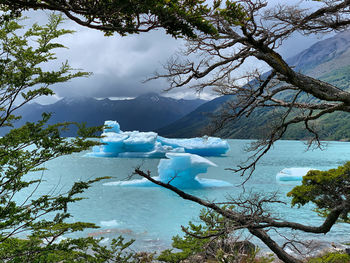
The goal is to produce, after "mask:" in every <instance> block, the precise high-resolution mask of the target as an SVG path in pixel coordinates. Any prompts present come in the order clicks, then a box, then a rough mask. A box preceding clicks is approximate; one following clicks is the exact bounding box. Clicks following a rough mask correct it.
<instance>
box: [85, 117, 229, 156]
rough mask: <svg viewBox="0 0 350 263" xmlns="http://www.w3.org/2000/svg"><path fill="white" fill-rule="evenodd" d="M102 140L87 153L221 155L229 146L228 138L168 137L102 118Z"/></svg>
mask: <svg viewBox="0 0 350 263" xmlns="http://www.w3.org/2000/svg"><path fill="white" fill-rule="evenodd" d="M101 143H102V145H100V146H95V147H94V148H93V152H91V153H89V154H88V156H95V157H127V158H163V157H165V154H166V153H169V152H171V153H193V154H198V155H201V156H220V155H223V154H225V153H226V152H227V151H228V150H229V145H228V143H227V141H224V140H221V139H220V138H216V137H207V136H204V137H202V138H191V139H168V138H164V137H161V136H159V135H158V134H157V133H155V132H139V131H126V132H123V131H121V130H120V126H119V124H118V122H116V121H105V129H104V131H103V134H102V139H101Z"/></svg>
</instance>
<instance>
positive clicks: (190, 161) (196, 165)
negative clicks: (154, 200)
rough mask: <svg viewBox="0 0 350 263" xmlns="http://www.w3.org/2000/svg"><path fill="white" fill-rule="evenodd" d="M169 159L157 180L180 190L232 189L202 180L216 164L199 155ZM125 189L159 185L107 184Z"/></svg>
mask: <svg viewBox="0 0 350 263" xmlns="http://www.w3.org/2000/svg"><path fill="white" fill-rule="evenodd" d="M166 157H167V158H168V159H161V160H160V161H159V164H158V175H159V176H156V177H153V178H154V179H155V180H158V181H161V182H162V183H165V184H170V185H172V186H175V187H177V188H180V189H201V188H208V187H230V186H232V184H230V183H228V182H225V181H221V180H214V179H200V178H198V177H197V175H199V174H204V173H206V172H207V169H208V168H209V167H216V164H215V163H213V162H211V161H209V160H208V159H206V158H204V157H201V156H199V155H195V154H190V153H167V154H166ZM106 185H117V186H123V187H155V186H157V185H155V184H153V183H152V182H150V181H148V180H147V179H137V180H131V181H117V182H110V183H106Z"/></svg>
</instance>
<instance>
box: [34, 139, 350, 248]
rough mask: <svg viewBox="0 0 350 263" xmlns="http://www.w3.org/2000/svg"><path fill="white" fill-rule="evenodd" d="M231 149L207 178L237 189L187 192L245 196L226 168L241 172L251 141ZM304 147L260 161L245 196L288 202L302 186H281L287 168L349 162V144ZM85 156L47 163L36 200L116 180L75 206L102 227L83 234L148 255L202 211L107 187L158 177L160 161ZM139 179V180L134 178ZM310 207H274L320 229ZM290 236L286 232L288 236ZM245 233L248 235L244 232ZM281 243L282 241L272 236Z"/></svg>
mask: <svg viewBox="0 0 350 263" xmlns="http://www.w3.org/2000/svg"><path fill="white" fill-rule="evenodd" d="M229 143H230V147H231V150H230V151H229V152H228V154H227V156H224V157H212V158H208V159H210V160H211V161H213V162H214V163H216V164H217V165H218V167H211V168H209V170H208V173H207V174H205V175H202V176H201V177H203V178H213V179H219V180H224V181H227V182H230V183H232V184H233V185H235V186H234V187H230V188H210V189H202V190H188V192H189V193H191V194H194V195H197V196H200V197H202V198H207V199H209V200H215V201H225V200H226V198H227V197H228V196H229V195H230V196H236V195H239V194H240V193H242V191H243V189H242V187H239V186H238V185H239V184H240V183H241V182H242V181H243V180H244V179H245V178H242V177H240V176H238V175H235V174H233V173H232V172H230V171H227V170H225V168H232V167H236V165H237V164H239V163H240V162H241V161H244V160H246V158H247V156H248V154H247V153H246V152H245V151H244V149H245V147H246V146H247V144H248V143H249V141H246V140H229ZM305 149H306V147H305V144H304V143H303V142H300V141H280V142H277V143H276V145H275V147H274V148H273V149H272V150H271V151H270V152H269V153H268V154H267V155H266V156H265V157H264V158H263V159H262V160H261V161H260V162H259V165H258V166H257V168H256V171H255V173H254V174H253V176H252V178H251V179H250V180H249V181H248V182H247V183H246V184H245V190H246V192H249V191H255V192H264V193H268V192H274V191H278V192H279V196H280V198H281V200H283V201H287V202H288V201H289V200H288V198H287V197H286V196H285V195H286V193H287V192H289V191H290V190H291V189H292V188H293V187H294V186H295V185H296V184H297V183H295V182H294V183H290V184H286V183H284V184H281V183H278V182H276V179H275V176H276V174H277V173H278V172H279V171H280V170H282V169H283V168H289V167H312V168H316V169H321V170H327V169H330V168H335V167H337V166H339V165H342V164H344V163H345V162H346V161H348V160H350V143H346V142H328V143H327V148H326V150H324V151H321V150H314V151H307V152H305ZM84 154H85V153H79V154H73V155H70V156H63V157H60V158H57V159H55V160H53V161H50V162H48V163H46V164H45V167H46V168H47V169H48V170H47V171H45V173H44V179H45V182H43V183H42V184H41V185H40V187H39V189H38V191H37V192H36V195H41V194H48V193H49V194H52V193H63V192H64V191H65V190H67V189H68V188H69V186H71V185H72V182H74V181H77V180H89V179H92V178H96V177H101V176H111V177H113V179H110V180H105V181H102V182H98V183H96V184H94V185H93V187H91V188H90V189H88V190H87V191H86V192H85V193H84V195H83V196H84V197H87V199H86V200H82V201H80V202H78V203H76V204H73V205H72V206H71V207H70V209H69V211H70V212H71V213H72V214H73V215H74V217H73V218H72V220H73V221H84V222H93V223H95V224H97V225H99V226H101V228H100V229H98V230H95V229H94V230H86V231H85V232H83V233H82V235H92V236H96V237H101V236H104V237H107V238H113V237H116V236H118V235H123V236H125V237H126V238H133V239H136V242H135V246H136V247H138V248H142V249H145V250H160V249H164V248H167V247H169V246H170V244H171V237H172V236H174V235H175V234H181V230H180V229H181V227H180V226H181V225H184V226H186V225H187V223H188V221H190V220H192V221H196V220H197V219H196V218H197V215H198V213H199V211H200V209H201V208H200V207H199V206H198V205H196V204H194V203H191V202H189V201H185V200H183V199H181V198H180V197H178V196H176V195H175V194H174V193H172V192H170V191H169V190H166V189H162V188H159V187H149V188H136V187H135V188H132V187H128V188H123V187H120V186H107V185H104V183H106V182H111V181H120V180H125V179H126V178H127V177H128V176H130V175H131V174H132V172H133V170H134V168H135V167H138V166H140V167H141V168H142V169H143V170H145V171H147V170H149V171H150V172H151V173H152V175H157V165H158V162H159V159H119V158H92V157H84ZM134 179H137V177H135V178H134ZM310 209H311V207H303V208H301V209H297V208H290V205H287V206H278V207H273V208H272V210H273V212H274V213H276V214H277V215H280V216H281V217H282V218H284V219H287V220H289V221H297V222H300V223H305V224H310V225H319V224H320V223H321V222H322V219H320V218H319V217H318V216H317V215H315V213H313V212H311V211H310ZM284 233H286V232H284ZM241 234H244V233H241ZM349 234H350V227H349V225H346V224H338V225H337V226H336V227H334V229H332V231H331V232H330V233H329V234H327V235H325V236H324V235H321V236H317V235H314V236H311V235H309V234H308V235H306V236H302V238H303V239H305V238H306V239H323V240H328V241H335V242H344V241H347V242H349V241H350V238H349ZM273 235H274V236H275V238H276V239H277V240H278V239H280V237H279V236H278V235H276V234H273Z"/></svg>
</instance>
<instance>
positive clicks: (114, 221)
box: [100, 219, 119, 227]
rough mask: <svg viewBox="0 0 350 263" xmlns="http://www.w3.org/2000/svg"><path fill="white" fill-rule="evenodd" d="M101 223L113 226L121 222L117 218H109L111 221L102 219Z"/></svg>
mask: <svg viewBox="0 0 350 263" xmlns="http://www.w3.org/2000/svg"><path fill="white" fill-rule="evenodd" d="M100 224H101V226H105V227H112V226H118V225H119V223H118V222H117V220H115V219H113V220H109V221H101V222H100Z"/></svg>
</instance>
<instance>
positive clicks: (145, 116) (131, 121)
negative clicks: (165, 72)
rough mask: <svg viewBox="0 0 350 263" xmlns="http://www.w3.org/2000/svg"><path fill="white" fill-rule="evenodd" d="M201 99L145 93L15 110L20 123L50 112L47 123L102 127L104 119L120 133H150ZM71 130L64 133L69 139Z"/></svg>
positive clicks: (194, 107) (65, 100) (63, 100)
mask: <svg viewBox="0 0 350 263" xmlns="http://www.w3.org/2000/svg"><path fill="white" fill-rule="evenodd" d="M204 102H205V101H204V100H201V99H195V100H184V99H179V100H178V99H173V98H168V97H163V96H160V95H158V94H156V93H147V94H144V95H141V96H138V97H136V98H135V99H129V100H110V99H103V100H97V99H94V98H85V97H78V98H63V99H61V100H59V101H58V102H56V103H54V104H49V105H41V104H37V103H31V104H26V105H25V106H23V107H22V108H20V109H19V110H18V111H17V114H19V115H22V120H21V121H19V122H18V123H16V126H19V125H21V124H23V123H25V122H27V121H36V120H38V119H40V117H41V114H42V113H43V112H48V113H52V117H51V119H50V121H49V123H56V122H65V121H76V122H86V124H87V125H88V126H98V125H102V124H103V123H104V121H105V120H117V121H118V122H119V124H120V126H121V129H122V130H125V131H129V130H139V131H153V130H156V129H157V128H160V127H162V126H165V125H167V124H170V123H172V122H174V121H176V120H178V119H179V118H181V117H183V116H184V115H186V114H188V113H189V112H191V111H193V110H194V109H196V108H197V107H198V106H200V105H202V104H203V103H204ZM74 134H75V130H71V131H68V132H66V133H65V135H66V136H73V135H74Z"/></svg>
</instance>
